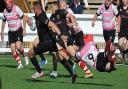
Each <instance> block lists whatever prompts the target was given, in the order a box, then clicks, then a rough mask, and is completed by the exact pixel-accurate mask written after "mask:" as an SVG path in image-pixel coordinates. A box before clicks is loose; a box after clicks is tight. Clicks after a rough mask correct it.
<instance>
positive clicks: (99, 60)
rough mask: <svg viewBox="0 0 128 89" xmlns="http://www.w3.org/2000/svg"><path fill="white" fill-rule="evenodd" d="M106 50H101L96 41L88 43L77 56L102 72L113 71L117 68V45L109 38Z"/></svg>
mask: <svg viewBox="0 0 128 89" xmlns="http://www.w3.org/2000/svg"><path fill="white" fill-rule="evenodd" d="M106 43H107V46H106V47H105V51H104V52H99V50H98V49H97V47H96V45H95V43H93V42H89V43H87V44H86V45H85V46H84V47H83V49H82V50H81V51H80V52H77V53H76V57H77V58H78V59H80V60H83V61H84V62H86V64H87V65H89V66H91V67H93V68H94V69H96V70H98V71H100V72H111V71H113V70H115V69H116V59H115V46H113V45H112V42H111V41H110V40H108V41H107V42H106Z"/></svg>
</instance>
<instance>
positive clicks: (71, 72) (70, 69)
mask: <svg viewBox="0 0 128 89" xmlns="http://www.w3.org/2000/svg"><path fill="white" fill-rule="evenodd" d="M60 63H61V64H62V65H63V66H64V67H65V68H66V69H67V71H68V72H69V74H70V75H71V76H72V75H73V71H72V67H71V65H70V64H69V63H68V61H67V60H65V59H63V60H61V61H60Z"/></svg>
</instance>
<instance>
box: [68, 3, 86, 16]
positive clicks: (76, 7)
mask: <svg viewBox="0 0 128 89" xmlns="http://www.w3.org/2000/svg"><path fill="white" fill-rule="evenodd" d="M70 8H71V9H72V11H73V12H74V13H75V14H83V10H84V5H83V4H82V3H81V2H80V0H74V3H73V4H71V5H70Z"/></svg>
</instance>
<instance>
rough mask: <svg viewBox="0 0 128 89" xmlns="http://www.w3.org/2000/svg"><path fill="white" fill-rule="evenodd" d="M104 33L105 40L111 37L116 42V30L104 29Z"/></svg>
mask: <svg viewBox="0 0 128 89" xmlns="http://www.w3.org/2000/svg"><path fill="white" fill-rule="evenodd" d="M103 35H104V40H105V41H108V40H110V39H111V41H112V43H113V42H114V40H115V35H116V30H115V29H114V30H110V31H107V30H104V31H103Z"/></svg>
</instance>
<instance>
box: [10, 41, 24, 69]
mask: <svg viewBox="0 0 128 89" xmlns="http://www.w3.org/2000/svg"><path fill="white" fill-rule="evenodd" d="M10 48H11V51H12V54H13V57H14V58H15V60H16V61H17V63H18V66H17V69H21V68H23V65H22V63H21V59H20V56H19V54H18V53H17V51H16V47H15V43H11V44H10Z"/></svg>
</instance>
